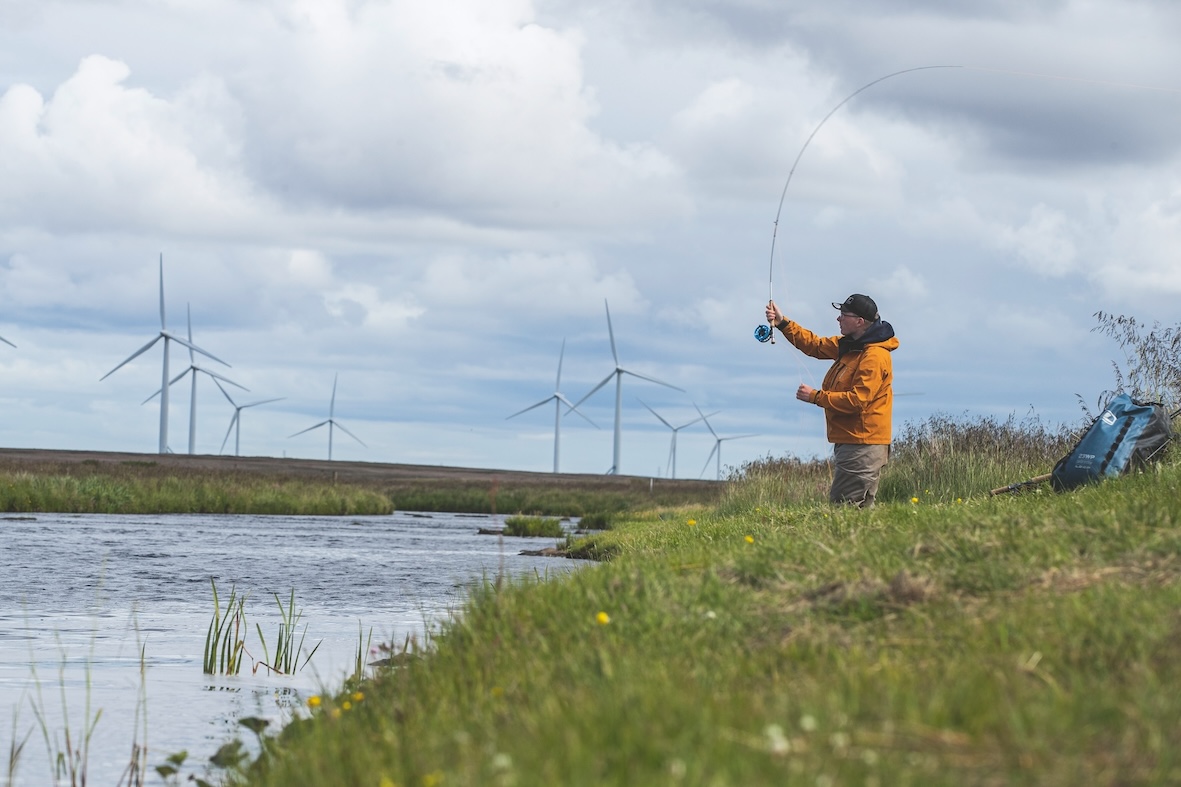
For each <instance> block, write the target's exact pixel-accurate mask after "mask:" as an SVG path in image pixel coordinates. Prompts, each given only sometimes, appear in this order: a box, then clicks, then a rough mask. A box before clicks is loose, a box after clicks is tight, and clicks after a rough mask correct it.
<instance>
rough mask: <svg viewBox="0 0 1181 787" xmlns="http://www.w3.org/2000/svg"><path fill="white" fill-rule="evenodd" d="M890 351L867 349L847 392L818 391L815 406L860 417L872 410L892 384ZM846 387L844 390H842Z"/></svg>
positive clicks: (854, 372)
mask: <svg viewBox="0 0 1181 787" xmlns="http://www.w3.org/2000/svg"><path fill="white" fill-rule="evenodd" d="M889 360H890V355H889V351H888V350H885V349H883V348H880V347H873V346H870V347H866V348H865V350H863V351H862V353H861V358H860V361H859V363H858V364H857V368H856V369H855V370H854V371H853V379H852V380H851V381H850V385H849V386H848V388H847V390H842V391H819V392H818V393H817V394H816V404H817V405H819V406H820V407H823V408H825V409H828V410H835V411H837V412H838V413H860V412H864V411H866V410H868V409H869V407H870V405H871V404H872V403H873V402H874V401H875V400H876V399H877V398H878V395H879V394H880V393H881V390H882V388H883V386H885V385H886V383H887V382H889V378H890V374H891V370H890V364H889ZM842 387H844V386H842Z"/></svg>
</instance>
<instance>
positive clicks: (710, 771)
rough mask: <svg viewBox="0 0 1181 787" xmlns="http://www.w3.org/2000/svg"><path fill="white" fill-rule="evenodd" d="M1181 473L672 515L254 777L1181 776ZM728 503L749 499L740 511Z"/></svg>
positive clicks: (486, 593)
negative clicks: (1054, 488) (846, 504)
mask: <svg viewBox="0 0 1181 787" xmlns="http://www.w3.org/2000/svg"><path fill="white" fill-rule="evenodd" d="M1179 494H1181V467H1179V466H1178V465H1177V463H1176V462H1175V461H1174V462H1170V463H1169V464H1168V465H1166V466H1162V467H1159V468H1154V470H1153V472H1150V473H1148V474H1145V475H1141V476H1136V477H1127V478H1121V479H1118V480H1115V481H1110V482H1107V483H1104V484H1102V485H1098V486H1094V487H1090V488H1086V489H1081V490H1078V491H1076V492H1072V493H1070V494H1065V495H1056V494H1051V493H1049V492H1048V491H1042V492H1034V493H1031V494H1025V495H1019V496H1005V497H998V498H990V497H987V496H983V497H973V496H968V495H967V494H966V493H965V494H964V499H963V500H962V501H961V500H960V499H959V498H957V497H953V498H951V500H952V502H935V496H934V495H931V496H926V495H924V494H923V492H922V490H916V493H915V494H913V495H912V496H911V497H910V498H909V499H908V500H906V501H898V502H890V503H886V504H883V505H879V506H878V507H876V508H875V509H873V510H870V511H859V510H848V509H834V508H831V507H829V506H826V505H818V504H783V503H781V502H776V501H775V500H770V499H765V500H762V501H760V502H758V503H756V504H753V505H723V506H721V507H718V508H704V509H701V510H698V511H691V510H682V511H676V512H669V511H665V512H658V513H654V514H652V515H650V516H645V517H632V518H630V519H629V520H628V521H624V522H618V523H617V524H616V527H615V529H613V530H612V531H609V532H605V533H601V534H596V535H595V536H593V537H591V538H590V539H589V540H588V541H587V542H586V543H587V544H589V545H590V548H588V549H586V550H585V551H586V552H587V553H593V554H597V555H598V556H600V557H601V558H603V559H604V562H603V563H602V565H600V566H598V567H596V568H595V569H594V570H587V571H580V572H577V573H575V574H573V575H571V576H569V577H566V578H563V579H562V580H561V581H552V582H527V583H524V584H502V583H494V584H488V585H485V586H484V587H483V588H482V589H479V590H477V591H476V592H475V593H474V595H473V597H472V599H471V600H470V602H469V603H468V604H467V605H466V607H465V608H464V609H463V611H462V614H460V615H457V616H455V618H454V619H453V620H452V621H451V623H449V625H448V626H446V627H445V628H444V629H443V630H442V631H440V632H439V633H438V634H437V635H436V636H435V637H434V638H433V640H432V641H431V642H430V643H429V645H430V647H429V654H428V656H427V657H426V658H417V659H413V658H412V659H408V660H404V661H403V666H399V667H397V668H396V669H392V670H389V671H386V672H384V673H382V674H381V675H380V676H379V677H378V678H377V679H375V680H372V681H369V682H367V683H366V684H365V685H363V686H361V687H350V688H349V690H348V691H347V692H345V693H341V694H339V695H337V696H335V697H323V698H320V699H318V701H317V702H316V703H315V706H314V707H313V708H312V709H311V711H310V713H311V717H310V718H309V719H307V720H304V721H296V722H294V723H292V724H290V725H289V726H288V727H287V728H286V729H285V730H284V731H283V733H282V734H281V735H280V736H279V737H278V738H277V739H275V740H274V741H272V742H271V743H269V744H268V747H267V748H268V751H269V752H270V754H269V755H268V756H267V757H264V758H263V759H262V760H261V761H260V763H259V764H258V766H256V768H255V769H254V771H253V772H252V773H251V774H250V776H249V779H248V782H249V783H250V784H255V785H285V787H287V786H290V785H304V784H307V785H313V784H317V785H318V784H342V785H353V784H356V785H361V784H364V785H373V784H378V785H425V784H431V785H447V784H514V785H520V786H522V787H525V786H527V785H549V784H564V785H600V784H694V785H697V784H801V785H803V784H807V785H815V784H828V785H836V784H874V785H887V784H891V785H892V784H924V785H963V784H978V785H984V784H1013V783H1019V784H1043V785H1074V784H1081V783H1090V784H1109V783H1126V784H1163V783H1177V782H1178V781H1179V780H1181V755H1179V754H1178V752H1179V751H1181V746H1179V745H1178V744H1181V733H1179V731H1181V723H1179V722H1181V693H1178V692H1177V691H1176V687H1177V685H1178V684H1179V682H1181V662H1178V660H1177V659H1176V658H1175V657H1174V656H1175V650H1176V643H1177V642H1178V641H1181V619H1179V618H1178V616H1177V609H1178V608H1181V527H1179V525H1181V510H1179V509H1178V507H1177V505H1176V500H1177V499H1178V496H1179ZM723 512H724V513H723Z"/></svg>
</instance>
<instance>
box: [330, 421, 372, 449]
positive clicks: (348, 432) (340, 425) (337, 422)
mask: <svg viewBox="0 0 1181 787" xmlns="http://www.w3.org/2000/svg"><path fill="white" fill-rule="evenodd" d="M332 424H333V425H334V426H335V427H336V428H337V429H339V430H340V431H342V432H344V433H345V434H347V435H348V436H349V437H351V438H353V439H354V440H356V441H357V442H358V443H360V444H361V445H365V441H364V440H362V439H361V438H360V437H357V436H356V435H355V434H353V433H352V432H350V431H349V430H348V429H345V428H344V424H342V423H341V422H340V421H333V422H332ZM365 447H366V448H368V447H369V446H367V445H365Z"/></svg>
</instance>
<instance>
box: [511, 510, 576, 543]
mask: <svg viewBox="0 0 1181 787" xmlns="http://www.w3.org/2000/svg"><path fill="white" fill-rule="evenodd" d="M504 534H505V535H506V536H517V537H526V538H542V537H544V538H561V537H562V536H564V535H565V534H566V532H565V531H564V530H562V522H561V520H559V519H555V518H553V517H543V516H520V515H518V516H510V517H507V518H505V520H504Z"/></svg>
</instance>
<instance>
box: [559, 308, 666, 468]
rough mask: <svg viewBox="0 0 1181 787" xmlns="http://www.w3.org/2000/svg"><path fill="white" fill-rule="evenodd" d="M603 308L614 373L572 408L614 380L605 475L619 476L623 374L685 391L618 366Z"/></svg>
mask: <svg viewBox="0 0 1181 787" xmlns="http://www.w3.org/2000/svg"><path fill="white" fill-rule="evenodd" d="M603 306H605V307H606V308H607V334H608V336H610V338H611V355H612V356H613V357H614V358H615V371H613V372H611V374H609V375H607V376H606V377H604V378H603V381H602V382H601V383H599V384H598V385H596V386H595V387H594V388H592V389H591V390H590V393H588V394H587V395H586V396H584V397H582V398H581V399H579V400H578V401H577V402H575V403H574V406H575V407H577V406H578V405H580V404H582V403H583V402H585V401H586V400H587V399H589V398H590V397H591V396H593V395H594V394H595V392H597V391H598V390H599V389H600V388H602V387H603V386H604V385H606V384H607V383H609V382H611V378H612V377H614V378H615V443H614V449H613V451H612V454H611V469H610V470H608V471H607V474H608V475H619V437H620V433H621V432H622V431H623V422H622V418H623V376H624V375H625V374H630V375H631V376H632V377H638V378H640V379H641V380H647V381H648V382H650V383H656V384H657V385H663V386H665V387H666V388H672V389H673V390H674V391H680V392H681V393H684V392H685V389H684V388H678V387H677V386H675V385H672V384H670V383H666V382H664V381H663V380H657V379H656V378H655V377H647V376H645V375H642V374H639V373H638V372H633V371H631V370H630V369H624V368H623V367H622V366H620V365H619V353H618V352H616V351H615V331H614V329H612V327H611V307H610V306H608V305H607V301H606V299H604V300H603Z"/></svg>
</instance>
